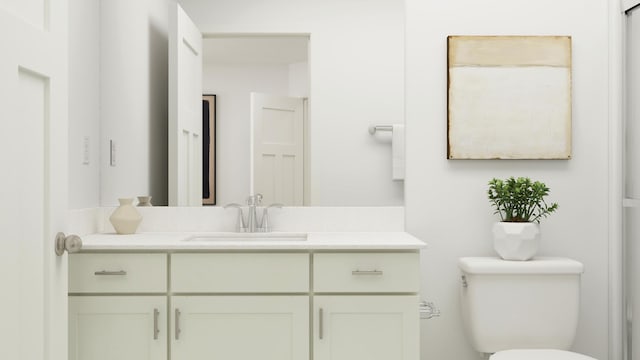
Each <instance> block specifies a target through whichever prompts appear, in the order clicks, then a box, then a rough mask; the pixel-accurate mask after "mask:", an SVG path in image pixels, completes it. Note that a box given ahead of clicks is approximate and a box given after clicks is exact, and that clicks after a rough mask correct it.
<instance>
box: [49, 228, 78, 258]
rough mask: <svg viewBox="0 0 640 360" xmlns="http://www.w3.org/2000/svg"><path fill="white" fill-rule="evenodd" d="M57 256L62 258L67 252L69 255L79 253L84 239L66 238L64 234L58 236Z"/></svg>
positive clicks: (74, 236)
mask: <svg viewBox="0 0 640 360" xmlns="http://www.w3.org/2000/svg"><path fill="white" fill-rule="evenodd" d="M55 241H56V245H55V250H56V255H58V256H62V255H63V254H64V251H65V250H66V251H67V252H68V253H69V254H72V253H77V252H78V251H80V249H82V239H80V236H78V235H69V236H66V235H65V234H64V233H63V232H59V233H58V234H56V240H55Z"/></svg>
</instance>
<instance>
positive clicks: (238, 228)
mask: <svg viewBox="0 0 640 360" xmlns="http://www.w3.org/2000/svg"><path fill="white" fill-rule="evenodd" d="M224 208H225V209H228V208H236V209H238V220H237V221H236V231H237V232H245V231H247V226H246V225H245V224H244V215H243V214H242V206H241V205H240V204H236V203H231V204H227V205H225V206H224Z"/></svg>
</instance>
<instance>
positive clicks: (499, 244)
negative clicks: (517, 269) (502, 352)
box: [493, 222, 540, 260]
mask: <svg viewBox="0 0 640 360" xmlns="http://www.w3.org/2000/svg"><path fill="white" fill-rule="evenodd" d="M539 244H540V225H538V224H536V223H530V222H521V223H518V222H498V223H495V224H494V225H493V248H494V249H495V250H496V252H497V253H498V255H500V257H501V258H503V259H505V260H529V259H531V258H532V257H533V256H534V255H535V254H536V253H537V252H538V245H539Z"/></svg>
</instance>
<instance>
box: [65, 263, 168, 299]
mask: <svg viewBox="0 0 640 360" xmlns="http://www.w3.org/2000/svg"><path fill="white" fill-rule="evenodd" d="M166 291H167V255H166V254H74V255H70V256H69V292H70V293H147V292H154V293H155V292H166Z"/></svg>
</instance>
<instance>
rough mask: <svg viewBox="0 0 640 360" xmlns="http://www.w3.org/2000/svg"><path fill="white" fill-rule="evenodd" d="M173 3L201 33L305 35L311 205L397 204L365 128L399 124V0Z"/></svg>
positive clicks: (387, 150) (381, 155) (395, 189)
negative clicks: (306, 42)
mask: <svg viewBox="0 0 640 360" xmlns="http://www.w3.org/2000/svg"><path fill="white" fill-rule="evenodd" d="M179 2H180V3H181V4H182V6H183V8H184V9H185V11H186V12H187V13H188V14H189V15H190V16H191V18H192V19H193V20H194V22H195V23H196V24H197V25H198V26H199V28H200V30H201V31H202V32H203V33H265V32H266V33H308V34H311V40H310V55H309V63H310V82H311V85H310V98H311V104H310V122H311V178H312V185H311V187H312V189H311V194H312V200H311V203H312V204H314V205H334V206H336V205H337V206H341V205H361V206H366V205H401V204H403V197H404V194H403V184H402V182H393V181H391V144H390V143H389V140H388V139H382V140H381V139H380V137H378V138H376V137H372V136H371V135H369V133H368V132H367V128H368V126H369V125H370V124H391V123H402V122H404V50H403V49H404V6H403V5H404V4H403V2H402V1H397V0H373V1H372V0H367V1H365V0H351V1H344V0H309V1H297V0H270V1H261V0H238V1H202V0H180V1H179ZM383 136H384V135H383ZM383 136H382V137H383Z"/></svg>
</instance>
